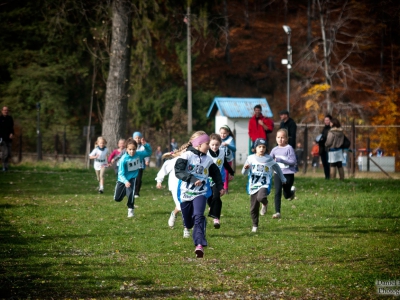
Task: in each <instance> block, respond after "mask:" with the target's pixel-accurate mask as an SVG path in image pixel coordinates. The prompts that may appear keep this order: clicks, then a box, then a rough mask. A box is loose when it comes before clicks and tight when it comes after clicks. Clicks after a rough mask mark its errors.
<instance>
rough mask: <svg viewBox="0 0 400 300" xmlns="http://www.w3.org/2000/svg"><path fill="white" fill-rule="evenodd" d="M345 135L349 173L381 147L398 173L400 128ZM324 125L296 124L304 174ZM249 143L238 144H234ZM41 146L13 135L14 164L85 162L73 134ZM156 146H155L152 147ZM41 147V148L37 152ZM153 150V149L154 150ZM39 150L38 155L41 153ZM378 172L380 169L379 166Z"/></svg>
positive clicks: (47, 137)
mask: <svg viewBox="0 0 400 300" xmlns="http://www.w3.org/2000/svg"><path fill="white" fill-rule="evenodd" d="M342 127H343V129H344V132H345V134H346V136H347V137H348V138H349V139H350V140H351V142H352V144H351V147H350V149H351V152H347V153H346V154H347V159H346V161H345V164H346V167H347V168H349V169H350V170H351V172H355V171H361V170H359V168H358V163H357V160H358V157H359V155H360V153H361V154H362V155H363V156H367V157H369V155H371V154H372V161H370V160H368V161H367V162H368V166H367V168H364V170H362V171H369V170H370V166H375V164H374V161H375V160H374V157H376V153H375V152H376V149H377V147H380V148H383V149H382V150H383V156H385V157H394V164H395V166H394V167H395V168H394V169H395V171H396V172H399V171H400V151H399V148H400V146H399V141H400V126H398V125H392V126H367V125H353V124H351V125H344V126H342ZM275 128H279V123H276V124H275ZM322 128H323V125H320V124H297V143H299V142H300V143H301V145H302V147H303V149H304V152H303V159H302V160H303V161H304V162H306V163H305V164H304V166H302V167H301V168H300V172H303V173H306V172H309V171H310V169H311V160H312V157H311V147H312V142H313V140H315V138H316V137H317V135H318V134H320V133H321V131H322ZM388 136H389V140H390V139H391V140H392V144H391V147H389V148H387V149H385V146H384V145H385V143H384V141H385V140H388ZM275 137H276V129H275V130H274V132H273V133H272V134H270V136H269V141H270V144H274V141H275ZM95 139H96V137H95V135H94V134H93V135H92V137H91V145H92V146H91V147H93V145H94V142H95ZM241 142H246V143H247V142H248V141H238V140H236V143H241ZM41 143H42V144H41V145H39V139H38V137H30V138H29V137H25V136H24V132H23V131H22V130H21V131H20V132H18V133H16V135H15V137H14V139H13V144H12V154H13V162H15V163H17V162H21V161H22V160H23V159H25V158H30V159H34V160H41V159H43V158H44V159H55V160H57V161H66V160H71V159H80V160H83V161H85V157H86V156H85V154H86V137H85V136H84V135H83V134H81V135H76V134H68V132H66V131H65V130H64V131H56V132H46V133H44V134H43V135H42V136H41ZM152 146H155V145H152ZM39 148H41V149H39ZM154 149H156V148H155V147H154ZM39 150H41V153H40V151H39ZM0 157H1V156H0ZM378 169H379V167H378Z"/></svg>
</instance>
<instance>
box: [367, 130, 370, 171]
mask: <svg viewBox="0 0 400 300" xmlns="http://www.w3.org/2000/svg"><path fill="white" fill-rule="evenodd" d="M369 147H370V139H369V137H367V172H369V150H370V149H369Z"/></svg>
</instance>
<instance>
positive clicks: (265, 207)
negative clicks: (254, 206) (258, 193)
mask: <svg viewBox="0 0 400 300" xmlns="http://www.w3.org/2000/svg"><path fill="white" fill-rule="evenodd" d="M266 213H267V206H266V205H264V204H262V207H261V210H260V215H262V216H263V215H265V214H266Z"/></svg>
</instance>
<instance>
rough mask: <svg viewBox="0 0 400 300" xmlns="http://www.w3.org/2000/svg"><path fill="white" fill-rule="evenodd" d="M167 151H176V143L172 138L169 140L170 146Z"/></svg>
mask: <svg viewBox="0 0 400 300" xmlns="http://www.w3.org/2000/svg"><path fill="white" fill-rule="evenodd" d="M169 150H170V151H171V152H172V151H175V150H178V143H177V142H176V141H175V139H174V138H172V139H171V145H170V147H169Z"/></svg>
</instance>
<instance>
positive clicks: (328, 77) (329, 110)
mask: <svg viewBox="0 0 400 300" xmlns="http://www.w3.org/2000/svg"><path fill="white" fill-rule="evenodd" d="M317 2H318V8H319V17H320V22H321V34H322V44H323V48H324V74H325V83H326V84H328V85H329V86H330V88H329V89H328V90H327V91H326V100H325V101H326V106H327V108H326V111H327V113H329V114H331V113H332V102H331V99H330V93H331V90H332V80H331V75H330V73H329V61H328V50H327V42H328V41H327V39H326V35H325V20H324V16H323V12H322V8H321V3H320V0H317Z"/></svg>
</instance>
